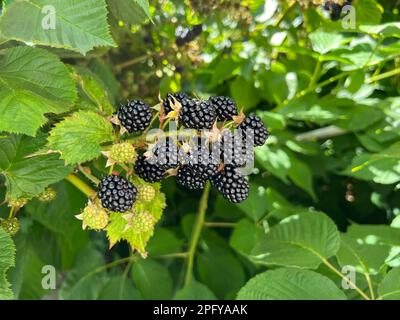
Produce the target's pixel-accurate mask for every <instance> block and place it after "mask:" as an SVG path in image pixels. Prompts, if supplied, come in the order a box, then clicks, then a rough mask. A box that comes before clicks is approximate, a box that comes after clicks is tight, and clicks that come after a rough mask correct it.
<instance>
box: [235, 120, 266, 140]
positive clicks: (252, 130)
mask: <svg viewBox="0 0 400 320" xmlns="http://www.w3.org/2000/svg"><path fill="white" fill-rule="evenodd" d="M238 129H239V130H241V131H242V132H241V133H242V134H243V137H244V138H245V139H254V145H255V146H262V145H263V144H264V143H265V141H266V140H267V138H268V135H269V132H268V130H267V128H266V127H265V125H264V123H263V122H262V121H261V119H260V117H258V116H256V115H255V114H254V113H251V114H249V115H248V116H247V117H246V118H245V119H244V120H243V122H242V123H241V124H240V125H239V127H238Z"/></svg>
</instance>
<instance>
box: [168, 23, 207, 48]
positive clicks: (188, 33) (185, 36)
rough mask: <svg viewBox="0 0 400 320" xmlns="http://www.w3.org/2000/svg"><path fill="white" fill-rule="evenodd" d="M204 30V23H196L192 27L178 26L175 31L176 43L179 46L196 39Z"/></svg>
mask: <svg viewBox="0 0 400 320" xmlns="http://www.w3.org/2000/svg"><path fill="white" fill-rule="evenodd" d="M202 31H203V25H201V24H196V25H194V26H193V28H192V29H189V28H185V27H182V26H179V27H178V28H176V31H175V36H176V41H175V43H176V45H177V46H178V47H181V46H184V45H185V44H187V43H189V42H190V41H193V40H194V39H196V38H197V37H198V36H199V35H200V34H201V32H202Z"/></svg>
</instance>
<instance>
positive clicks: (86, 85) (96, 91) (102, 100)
mask: <svg viewBox="0 0 400 320" xmlns="http://www.w3.org/2000/svg"><path fill="white" fill-rule="evenodd" d="M76 70H77V71H78V72H79V74H78V73H75V74H74V77H75V80H76V81H77V82H78V83H79V85H80V88H81V89H82V91H83V92H84V93H85V95H86V96H87V97H88V98H89V99H90V101H91V102H93V103H94V104H95V105H96V106H97V110H100V111H101V112H104V113H106V114H109V115H111V114H112V113H114V112H115V108H114V107H113V106H112V104H111V103H110V100H109V97H108V92H107V88H106V87H105V85H104V84H103V83H101V80H100V79H99V78H98V77H97V76H96V75H95V74H94V73H93V72H92V71H90V70H89V69H86V68H78V67H76Z"/></svg>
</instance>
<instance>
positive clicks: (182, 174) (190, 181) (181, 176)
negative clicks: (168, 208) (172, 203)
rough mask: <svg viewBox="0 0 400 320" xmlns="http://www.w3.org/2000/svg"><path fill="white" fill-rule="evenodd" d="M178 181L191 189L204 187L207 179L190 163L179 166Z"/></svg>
mask: <svg viewBox="0 0 400 320" xmlns="http://www.w3.org/2000/svg"><path fill="white" fill-rule="evenodd" d="M176 181H177V182H178V183H179V184H180V185H181V186H184V187H186V188H188V189H190V190H199V189H204V185H205V183H206V180H205V179H203V178H201V177H200V176H198V175H197V174H196V173H195V172H194V171H193V170H192V168H191V167H190V166H188V165H183V166H181V167H179V169H178V174H177V176H176Z"/></svg>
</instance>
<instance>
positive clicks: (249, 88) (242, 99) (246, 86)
mask: <svg viewBox="0 0 400 320" xmlns="http://www.w3.org/2000/svg"><path fill="white" fill-rule="evenodd" d="M231 95H232V98H233V99H234V100H235V101H236V103H237V105H238V107H239V108H243V109H244V110H248V109H251V108H252V107H254V106H255V105H256V104H257V103H258V102H259V101H260V97H259V95H258V91H257V90H256V88H255V87H254V85H253V83H252V82H249V81H247V80H246V79H245V78H243V77H237V78H236V79H235V80H234V81H233V82H232V83H231Z"/></svg>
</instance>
